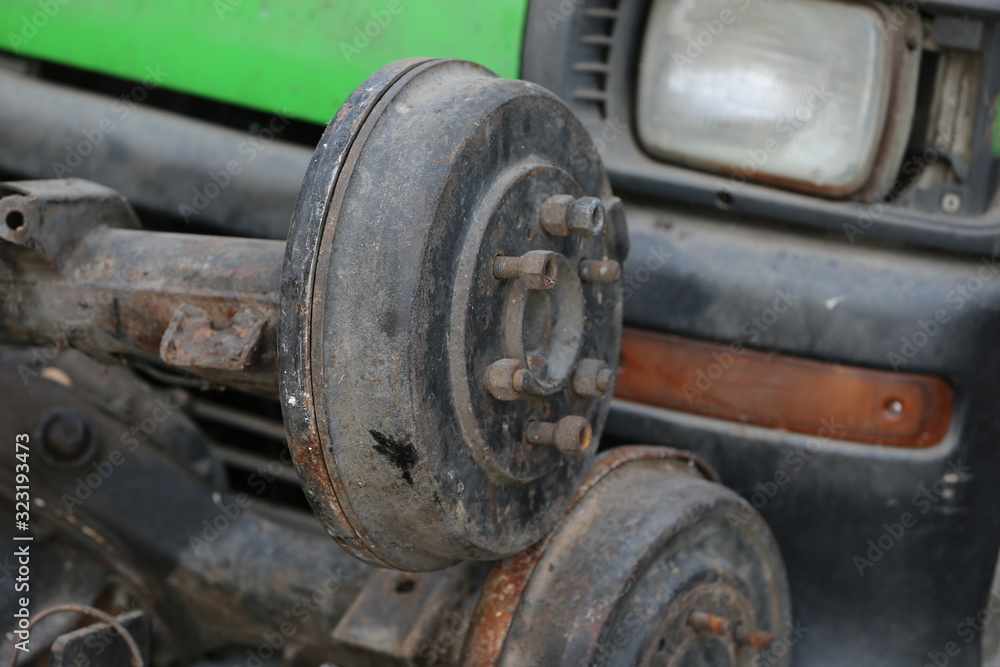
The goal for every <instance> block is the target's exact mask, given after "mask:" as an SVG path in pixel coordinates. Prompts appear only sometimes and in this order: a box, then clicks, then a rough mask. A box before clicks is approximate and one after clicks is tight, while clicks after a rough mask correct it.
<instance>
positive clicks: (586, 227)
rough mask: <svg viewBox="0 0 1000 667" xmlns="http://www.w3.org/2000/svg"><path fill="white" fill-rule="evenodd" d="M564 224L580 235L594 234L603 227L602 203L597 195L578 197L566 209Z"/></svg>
mask: <svg viewBox="0 0 1000 667" xmlns="http://www.w3.org/2000/svg"><path fill="white" fill-rule="evenodd" d="M566 225H567V226H568V227H569V229H570V231H571V232H573V233H574V234H579V235H580V236H596V235H598V234H600V233H601V230H602V229H604V204H602V203H601V200H600V199H598V198H597V197H580V198H579V199H577V200H575V201H574V202H573V203H572V204H570V205H569V207H568V208H567V209H566Z"/></svg>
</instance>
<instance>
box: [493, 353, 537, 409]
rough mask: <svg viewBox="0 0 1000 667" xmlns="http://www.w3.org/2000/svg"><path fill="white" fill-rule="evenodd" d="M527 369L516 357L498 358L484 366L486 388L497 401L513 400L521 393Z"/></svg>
mask: <svg viewBox="0 0 1000 667" xmlns="http://www.w3.org/2000/svg"><path fill="white" fill-rule="evenodd" d="M526 380H527V371H526V370H525V369H524V364H523V363H521V361H520V360H518V359H500V360H499V361H494V362H493V363H492V364H490V365H489V366H487V367H486V390H487V391H489V392H490V394H492V395H493V398H495V399H497V400H498V401H513V400H515V399H517V398H518V397H519V396H520V395H521V391H522V389H523V387H524V383H525V381H526Z"/></svg>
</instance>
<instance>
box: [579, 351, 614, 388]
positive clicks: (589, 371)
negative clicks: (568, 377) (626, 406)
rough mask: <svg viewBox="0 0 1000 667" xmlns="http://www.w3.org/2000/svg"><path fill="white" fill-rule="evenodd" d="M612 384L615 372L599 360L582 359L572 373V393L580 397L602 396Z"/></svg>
mask: <svg viewBox="0 0 1000 667" xmlns="http://www.w3.org/2000/svg"><path fill="white" fill-rule="evenodd" d="M614 382H615V372H614V371H613V370H611V369H610V368H608V365H607V364H606V363H605V362H604V361H602V360H600V359H583V360H582V361H580V363H579V364H577V366H576V371H575V372H574V373H573V391H575V392H576V393H578V394H580V395H581V396H604V395H605V394H606V393H608V390H609V389H611V387H612V386H613V385H614Z"/></svg>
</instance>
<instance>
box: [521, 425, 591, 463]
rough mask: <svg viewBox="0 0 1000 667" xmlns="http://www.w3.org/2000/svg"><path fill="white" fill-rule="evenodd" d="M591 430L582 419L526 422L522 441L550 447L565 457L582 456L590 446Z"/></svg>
mask: <svg viewBox="0 0 1000 667" xmlns="http://www.w3.org/2000/svg"><path fill="white" fill-rule="evenodd" d="M592 436H593V430H592V429H591V428H590V422H589V421H587V420H586V419H585V418H583V417H577V416H573V415H571V416H569V417H563V418H562V419H560V420H559V421H557V422H555V423H552V422H528V426H527V428H525V430H524V439H525V440H527V441H528V442H529V443H531V444H532V445H552V446H554V447H555V448H556V449H558V450H559V451H560V452H562V453H563V454H566V455H567V456H583V455H584V453H586V451H587V447H589V446H590V439H591V437H592Z"/></svg>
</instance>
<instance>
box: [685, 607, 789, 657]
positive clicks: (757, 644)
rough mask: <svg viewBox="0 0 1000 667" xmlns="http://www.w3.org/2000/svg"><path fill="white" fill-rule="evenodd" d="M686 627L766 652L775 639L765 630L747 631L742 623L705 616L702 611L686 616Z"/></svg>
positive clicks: (709, 615) (711, 615) (714, 616)
mask: <svg viewBox="0 0 1000 667" xmlns="http://www.w3.org/2000/svg"><path fill="white" fill-rule="evenodd" d="M688 625H690V626H691V627H692V628H694V629H695V630H697V631H699V632H707V633H709V634H712V635H717V636H719V637H730V636H731V637H732V638H733V640H734V641H735V642H736V643H737V644H749V645H750V646H753V647H754V648H759V649H763V650H767V649H769V648H771V646H772V645H773V644H774V642H775V639H777V638H776V637H775V636H774V635H773V634H771V633H770V632H767V631H766V630H757V629H747V628H745V627H743V624H742V623H737V624H735V627H734V625H733V622H732V621H730V620H729V619H727V618H723V617H722V616H716V615H715V614H706V613H705V612H703V611H693V612H691V615H690V616H688Z"/></svg>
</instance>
